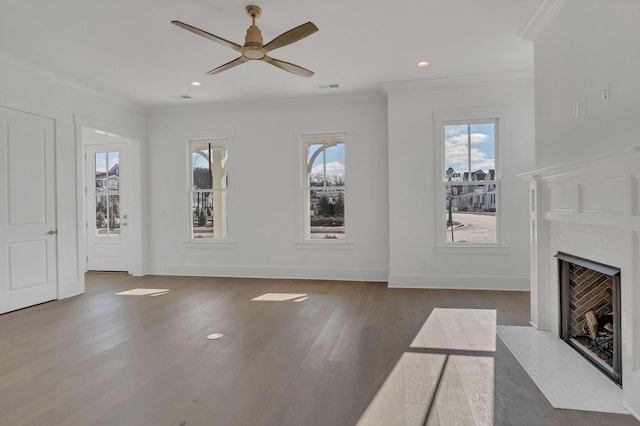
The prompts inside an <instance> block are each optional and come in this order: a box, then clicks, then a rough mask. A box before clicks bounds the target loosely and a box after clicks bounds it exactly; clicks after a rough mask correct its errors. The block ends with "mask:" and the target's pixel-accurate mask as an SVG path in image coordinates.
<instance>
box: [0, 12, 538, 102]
mask: <svg viewBox="0 0 640 426" xmlns="http://www.w3.org/2000/svg"><path fill="white" fill-rule="evenodd" d="M252 3H257V4H258V5H259V6H260V7H261V8H262V16H261V17H260V18H259V19H258V20H257V25H258V26H259V27H260V29H261V30H262V35H263V37H264V41H265V43H266V42H268V41H269V40H271V39H273V38H274V37H276V36H277V35H279V34H281V33H283V32H285V31H287V30H289V29H290V28H293V27H295V26H297V25H300V24H302V23H304V22H307V21H312V22H313V23H315V24H316V25H317V26H318V28H319V29H320V31H319V32H317V33H315V34H312V35H311V36H309V37H307V38H305V39H303V40H301V41H299V42H297V43H294V44H292V45H290V46H286V47H283V48H281V49H278V50H275V51H273V53H272V56H274V57H275V58H278V59H282V60H284V61H288V62H293V63H295V64H297V65H300V66H302V67H305V68H308V69H311V70H313V71H315V73H316V74H315V75H314V76H313V77H311V78H304V77H298V76H296V75H293V74H290V73H287V72H285V71H282V70H280V69H278V68H276V67H273V66H271V65H269V64H266V63H264V62H260V61H252V62H248V63H245V64H243V65H241V66H239V67H236V68H233V69H230V70H227V71H224V72H222V73H220V74H216V75H212V76H208V75H205V73H206V72H207V71H209V70H211V69H213V68H215V67H217V66H219V65H222V64H224V63H226V62H228V61H230V60H232V59H234V58H236V57H237V56H238V53H237V52H235V51H233V50H231V49H229V48H227V47H224V46H222V45H219V44H217V43H214V42H212V41H210V40H207V39H205V38H202V37H199V36H197V35H195V34H193V33H190V32H188V31H185V30H184V29H181V28H178V27H176V26H174V25H171V24H170V21H171V20H174V19H176V20H180V21H183V22H186V23H189V24H191V25H193V26H196V27H199V28H202V29H204V30H206V31H208V32H210V33H213V34H216V35H218V36H220V37H223V38H226V39H228V40H231V41H234V42H236V43H239V44H243V43H244V35H245V32H246V29H247V28H248V27H249V25H250V18H249V17H248V16H247V15H246V12H245V6H246V5H248V4H252ZM541 3H542V0H315V1H312V0H255V1H250V0H100V1H98V0H56V1H51V0H0V55H3V54H4V55H5V56H7V57H10V58H11V57H13V58H19V59H22V60H24V61H26V62H28V63H30V64H32V65H34V66H35V67H37V68H39V69H42V70H45V71H48V72H50V73H52V74H55V75H58V76H61V77H63V78H66V79H68V80H71V81H73V82H75V83H78V84H82V85H85V86H88V87H90V88H93V89H95V90H100V91H103V92H106V93H111V94H115V95H117V96H119V97H122V98H125V99H128V100H131V101H134V102H136V103H139V104H142V105H145V106H160V105H179V104H185V103H195V102H223V101H231V100H248V99H268V98H283V97H291V96H301V95H318V94H329V93H348V92H358V91H370V90H377V89H379V87H380V84H381V83H385V82H397V81H406V80H422V79H437V78H445V77H463V76H470V75H480V74H488V73H504V72H532V70H533V46H532V44H531V42H528V41H526V40H523V39H521V38H519V37H518V32H519V31H520V30H521V29H522V28H523V27H524V26H525V24H526V23H527V22H528V21H529V19H530V18H531V17H532V16H533V14H534V13H535V11H536V10H537V8H538V6H539V5H540V4H541ZM422 59H426V60H428V61H430V62H431V65H430V66H428V67H426V68H418V67H416V63H417V62H418V61H419V60H422ZM194 80H198V81H201V82H202V83H203V86H202V87H199V88H194V87H191V86H189V82H191V81H194ZM333 83H337V84H339V85H340V87H339V88H338V89H321V88H320V86H326V85H328V84H333ZM179 95H190V96H192V97H193V99H191V100H178V99H175V98H174V97H176V96H179Z"/></svg>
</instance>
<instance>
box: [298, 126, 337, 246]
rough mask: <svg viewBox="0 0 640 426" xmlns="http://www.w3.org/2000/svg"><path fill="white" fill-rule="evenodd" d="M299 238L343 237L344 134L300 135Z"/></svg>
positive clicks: (335, 238) (333, 239) (331, 238)
mask: <svg viewBox="0 0 640 426" xmlns="http://www.w3.org/2000/svg"><path fill="white" fill-rule="evenodd" d="M302 141H303V147H304V150H303V152H304V159H303V161H304V163H303V168H304V172H303V173H302V179H303V182H302V192H303V196H302V199H303V240H305V241H309V240H318V241H322V240H324V241H336V240H342V241H344V240H346V222H345V202H346V201H345V197H346V186H345V152H344V144H345V134H344V133H334V134H322V135H319V134H310V135H303V138H302Z"/></svg>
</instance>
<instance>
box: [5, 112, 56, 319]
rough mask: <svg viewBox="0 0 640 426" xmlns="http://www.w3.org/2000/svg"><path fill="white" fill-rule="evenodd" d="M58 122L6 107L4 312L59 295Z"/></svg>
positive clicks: (52, 298)
mask: <svg viewBox="0 0 640 426" xmlns="http://www.w3.org/2000/svg"><path fill="white" fill-rule="evenodd" d="M55 178H56V171H55V121H54V120H53V119H51V118H46V117H42V116H39V115H35V114H30V113H26V112H22V111H17V110H14V109H10V108H6V107H0V262H1V264H0V313H4V312H9V311H13V310H16V309H21V308H24V307H27V306H32V305H35V304H38V303H43V302H47V301H50V300H54V299H57V298H58V283H57V263H56V262H57V251H56V243H57V229H56V213H55V211H56V205H55V203H56V179H55Z"/></svg>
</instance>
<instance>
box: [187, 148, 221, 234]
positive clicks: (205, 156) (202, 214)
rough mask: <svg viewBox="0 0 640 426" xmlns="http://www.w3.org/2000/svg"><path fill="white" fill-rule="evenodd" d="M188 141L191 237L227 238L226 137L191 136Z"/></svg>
mask: <svg viewBox="0 0 640 426" xmlns="http://www.w3.org/2000/svg"><path fill="white" fill-rule="evenodd" d="M189 145H190V158H189V164H190V170H191V173H190V182H189V183H190V187H191V191H190V197H189V198H190V200H189V203H190V211H191V219H190V229H191V239H192V240H196V241H198V240H202V239H226V238H227V189H228V174H227V171H228V167H227V164H228V151H227V141H226V139H211V140H196V141H193V140H192V141H190V142H189Z"/></svg>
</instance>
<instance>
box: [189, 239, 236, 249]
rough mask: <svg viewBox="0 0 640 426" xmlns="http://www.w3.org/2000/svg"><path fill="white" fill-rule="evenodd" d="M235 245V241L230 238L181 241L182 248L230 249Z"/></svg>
mask: <svg viewBox="0 0 640 426" xmlns="http://www.w3.org/2000/svg"><path fill="white" fill-rule="evenodd" d="M235 246H236V242H235V241H232V240H217V241H185V242H183V243H182V247H184V248H225V249H230V248H234V247H235Z"/></svg>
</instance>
